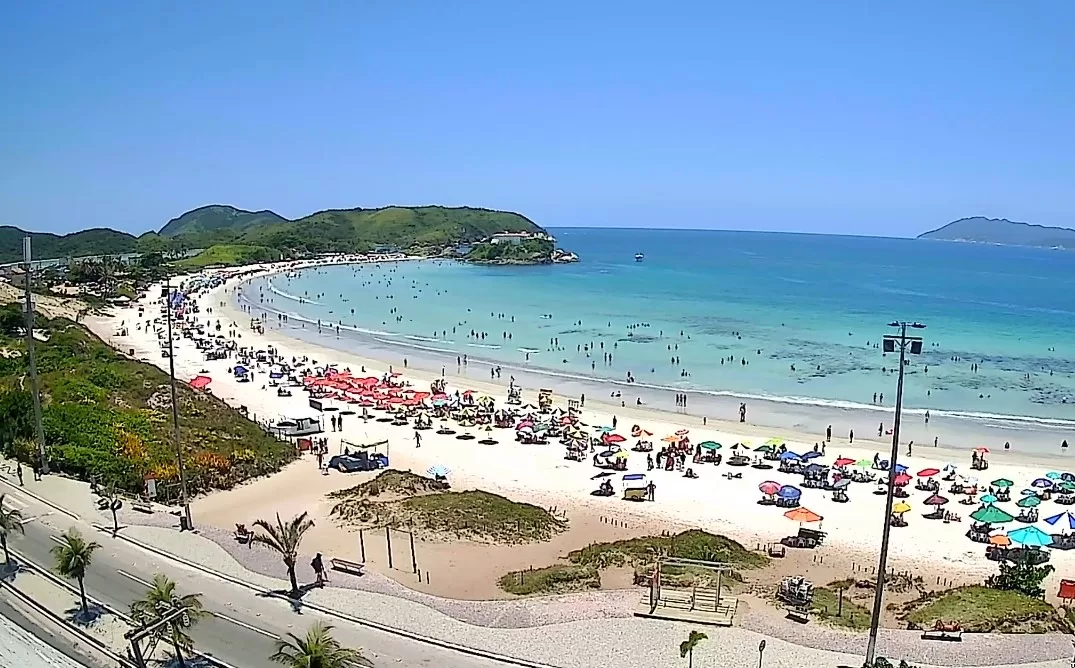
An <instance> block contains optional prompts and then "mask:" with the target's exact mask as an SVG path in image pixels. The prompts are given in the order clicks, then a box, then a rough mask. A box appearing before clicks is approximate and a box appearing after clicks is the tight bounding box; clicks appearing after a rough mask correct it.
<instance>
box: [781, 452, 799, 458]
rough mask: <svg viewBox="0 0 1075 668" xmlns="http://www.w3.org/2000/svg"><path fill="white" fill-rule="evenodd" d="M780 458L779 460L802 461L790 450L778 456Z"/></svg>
mask: <svg viewBox="0 0 1075 668" xmlns="http://www.w3.org/2000/svg"><path fill="white" fill-rule="evenodd" d="M780 458H781V459H802V457H801V456H800V455H799V454H798V453H797V452H792V451H791V450H788V451H787V452H785V453H784V454H782V455H780Z"/></svg>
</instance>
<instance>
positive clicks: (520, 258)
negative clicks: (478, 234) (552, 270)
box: [466, 239, 554, 264]
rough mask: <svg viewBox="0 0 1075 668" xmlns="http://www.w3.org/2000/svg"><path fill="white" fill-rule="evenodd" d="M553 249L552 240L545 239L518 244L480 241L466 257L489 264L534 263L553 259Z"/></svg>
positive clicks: (527, 240) (528, 240) (529, 240)
mask: <svg viewBox="0 0 1075 668" xmlns="http://www.w3.org/2000/svg"><path fill="white" fill-rule="evenodd" d="M553 250H554V248H553V244H552V242H551V241H547V240H545V239H526V240H524V241H522V242H520V243H518V244H512V243H499V244H494V243H480V244H477V245H475V246H474V247H473V248H471V249H470V252H468V253H467V255H466V258H467V259H468V260H471V261H474V262H482V263H489V264H511V263H516V262H518V263H525V264H533V263H538V262H549V261H551V260H550V258H551V256H552V252H553Z"/></svg>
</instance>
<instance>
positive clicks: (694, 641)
mask: <svg viewBox="0 0 1075 668" xmlns="http://www.w3.org/2000/svg"><path fill="white" fill-rule="evenodd" d="M708 639H709V636H707V635H706V634H704V633H700V632H698V631H691V634H690V635H689V636H687V639H686V640H684V641H683V642H681V643H679V656H680V658H686V659H687V667H688V668H694V648H695V647H697V646H698V643H700V642H702V641H703V640H708Z"/></svg>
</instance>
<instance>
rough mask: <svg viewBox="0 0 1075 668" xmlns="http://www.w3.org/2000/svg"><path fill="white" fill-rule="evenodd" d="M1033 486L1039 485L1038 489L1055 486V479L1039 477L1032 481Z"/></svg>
mask: <svg viewBox="0 0 1075 668" xmlns="http://www.w3.org/2000/svg"><path fill="white" fill-rule="evenodd" d="M1030 486H1031V487H1037V488H1038V489H1046V488H1049V487H1052V486H1053V481H1052V480H1049V479H1048V478H1038V479H1037V480H1035V481H1034V482H1032V483H1030Z"/></svg>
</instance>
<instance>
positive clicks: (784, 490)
mask: <svg viewBox="0 0 1075 668" xmlns="http://www.w3.org/2000/svg"><path fill="white" fill-rule="evenodd" d="M776 495H777V496H779V497H780V498H781V499H797V498H799V497H800V496H802V495H803V493H802V490H801V489H799V488H798V487H793V486H791V485H784V486H783V487H781V488H780V490H779V491H778V492H777V493H776Z"/></svg>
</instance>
